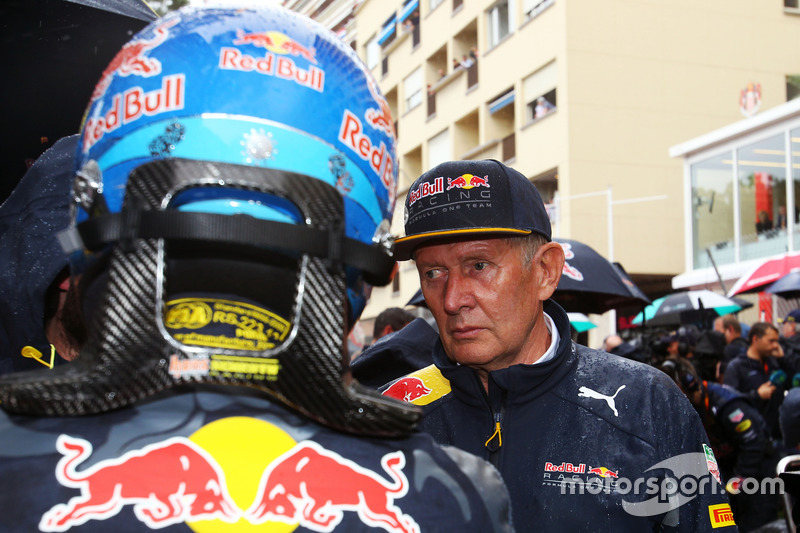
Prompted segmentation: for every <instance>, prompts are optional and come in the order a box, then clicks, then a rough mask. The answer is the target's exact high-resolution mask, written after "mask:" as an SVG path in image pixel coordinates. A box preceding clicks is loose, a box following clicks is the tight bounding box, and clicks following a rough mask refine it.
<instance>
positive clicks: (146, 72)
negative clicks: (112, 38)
mask: <svg viewBox="0 0 800 533" xmlns="http://www.w3.org/2000/svg"><path fill="white" fill-rule="evenodd" d="M175 24H177V21H175V20H173V21H170V22H165V23H164V24H162V25H160V26H157V27H156V28H155V33H156V35H155V37H154V38H152V39H136V40H134V41H131V42H129V43H127V44H126V45H125V46H123V47H122V50H120V51H119V52H117V55H116V56H114V59H112V60H111V63H109V64H108V66H107V67H106V69H105V70H104V71H103V73H102V74H101V75H100V81H99V82H97V85H96V86H95V88H94V92H93V93H92V101H95V100H97V99H98V98H100V97H101V96H103V95H104V94H105V92H106V89H108V86H109V85H111V79H112V77H113V76H114V75H115V74H119V75H120V76H132V75H136V76H141V77H143V78H149V77H152V76H156V75H158V74H160V73H161V62H160V61H159V60H157V59H154V58H150V57H148V56H146V55H145V54H146V53H147V52H149V51H150V50H153V49H155V48H157V47H158V46H159V45H161V43H163V42H164V41H165V40H166V39H167V37H168V36H169V28H170V27H172V26H174V25H175Z"/></svg>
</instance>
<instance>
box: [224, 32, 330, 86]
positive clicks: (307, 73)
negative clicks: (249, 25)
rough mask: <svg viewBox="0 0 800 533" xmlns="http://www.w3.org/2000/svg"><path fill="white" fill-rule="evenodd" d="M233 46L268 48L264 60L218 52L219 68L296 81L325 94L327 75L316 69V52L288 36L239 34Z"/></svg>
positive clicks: (231, 51) (227, 50) (234, 52)
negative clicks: (298, 60)
mask: <svg viewBox="0 0 800 533" xmlns="http://www.w3.org/2000/svg"><path fill="white" fill-rule="evenodd" d="M232 44H236V45H245V46H246V45H251V46H257V47H259V48H265V49H266V50H267V51H266V53H265V54H264V56H263V57H257V56H253V55H250V54H246V53H244V52H242V51H241V50H239V49H238V48H233V47H230V46H223V47H222V48H221V49H220V52H219V68H220V69H223V70H236V71H239V72H256V73H258V74H263V75H265V76H274V77H276V78H280V79H284V80H289V81H293V82H294V83H296V84H298V85H300V86H302V87H308V88H309V89H313V90H315V91H317V92H320V93H321V92H323V91H324V90H325V71H324V70H322V69H321V68H319V67H317V66H315V65H316V64H317V59H316V51H315V50H314V48H309V47H305V46H303V45H301V44H300V43H298V42H297V41H295V40H294V39H292V38H291V37H289V36H288V35H285V34H283V33H281V32H278V31H265V32H260V33H258V32H257V33H245V32H243V31H241V30H239V31H237V38H236V39H235V40H234V41H233V43H232ZM293 57H298V58H302V59H304V60H305V61H308V62H309V63H311V64H310V65H309V66H308V68H307V69H304V68H301V67H299V66H297V64H296V63H295V62H294V60H293V59H292V58H293Z"/></svg>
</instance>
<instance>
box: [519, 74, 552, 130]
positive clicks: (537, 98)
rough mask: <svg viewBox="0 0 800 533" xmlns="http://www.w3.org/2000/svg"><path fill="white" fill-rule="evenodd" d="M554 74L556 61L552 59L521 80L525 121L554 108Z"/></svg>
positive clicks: (529, 121) (541, 115)
mask: <svg viewBox="0 0 800 533" xmlns="http://www.w3.org/2000/svg"><path fill="white" fill-rule="evenodd" d="M556 74H557V71H556V63H555V61H553V62H551V63H549V64H547V65H545V66H544V67H542V68H540V69H539V70H537V71H536V72H534V73H533V74H531V75H530V76H528V77H527V78H525V80H524V81H523V83H522V91H523V93H524V96H525V102H526V104H525V118H526V122H527V123H531V122H533V121H536V120H539V119H540V118H542V117H544V116H547V115H549V114H550V113H552V112H553V111H555V110H556V106H557V102H556V80H557V78H556Z"/></svg>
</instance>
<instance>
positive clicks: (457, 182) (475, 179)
mask: <svg viewBox="0 0 800 533" xmlns="http://www.w3.org/2000/svg"><path fill="white" fill-rule="evenodd" d="M473 187H489V176H484V177H482V178H481V177H480V176H474V175H472V174H462V175H460V176H459V177H457V178H447V189H446V190H448V191H449V190H450V189H456V188H457V189H472V188H473Z"/></svg>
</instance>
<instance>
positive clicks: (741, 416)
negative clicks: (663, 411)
mask: <svg viewBox="0 0 800 533" xmlns="http://www.w3.org/2000/svg"><path fill="white" fill-rule="evenodd" d="M661 370H663V371H664V372H665V373H666V374H667V375H668V376H670V377H671V378H672V379H673V380H674V381H675V383H676V384H677V385H678V386H679V387H680V389H681V390H682V391H683V392H684V394H686V396H687V397H688V398H689V401H690V402H692V405H693V406H694V408H695V410H697V413H698V414H699V415H700V419H701V420H702V421H703V427H705V429H706V433H707V434H708V437H709V439H710V440H711V447H712V449H713V450H714V456H715V457H716V458H717V460H718V461H719V467H720V473H721V474H722V479H723V480H724V481H725V486H726V488H727V490H728V492H729V494H731V496H730V499H731V507H732V508H733V515H734V517H735V519H736V524H737V525H738V526H739V529H740V531H750V530H753V529H756V528H758V527H760V526H762V525H764V524H767V523H769V522H771V521H773V520H776V519H777V518H778V498H779V497H778V496H777V495H774V494H766V493H764V494H760V493H756V494H748V493H747V492H745V491H743V490H742V483H743V482H744V480H745V479H747V478H752V479H755V480H758V481H760V480H762V479H764V478H766V477H771V476H773V475H774V472H775V466H776V465H777V460H776V459H777V454H776V451H775V449H774V447H773V445H772V442H771V441H770V438H769V432H768V431H767V424H766V423H765V422H764V419H763V418H762V416H761V415H760V414H759V412H758V410H757V409H756V408H755V407H753V406H752V405H751V404H750V401H749V400H748V399H747V398H745V397H744V396H742V395H741V394H740V393H739V392H738V391H737V390H735V389H733V388H731V387H729V386H727V385H722V384H720V383H714V382H712V381H705V380H701V379H700V377H699V376H698V374H697V371H696V370H695V368H694V367H693V366H692V364H691V363H690V362H689V361H688V360H686V359H683V358H681V357H677V358H670V359H667V360H666V361H664V362H663V363H662V365H661Z"/></svg>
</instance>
